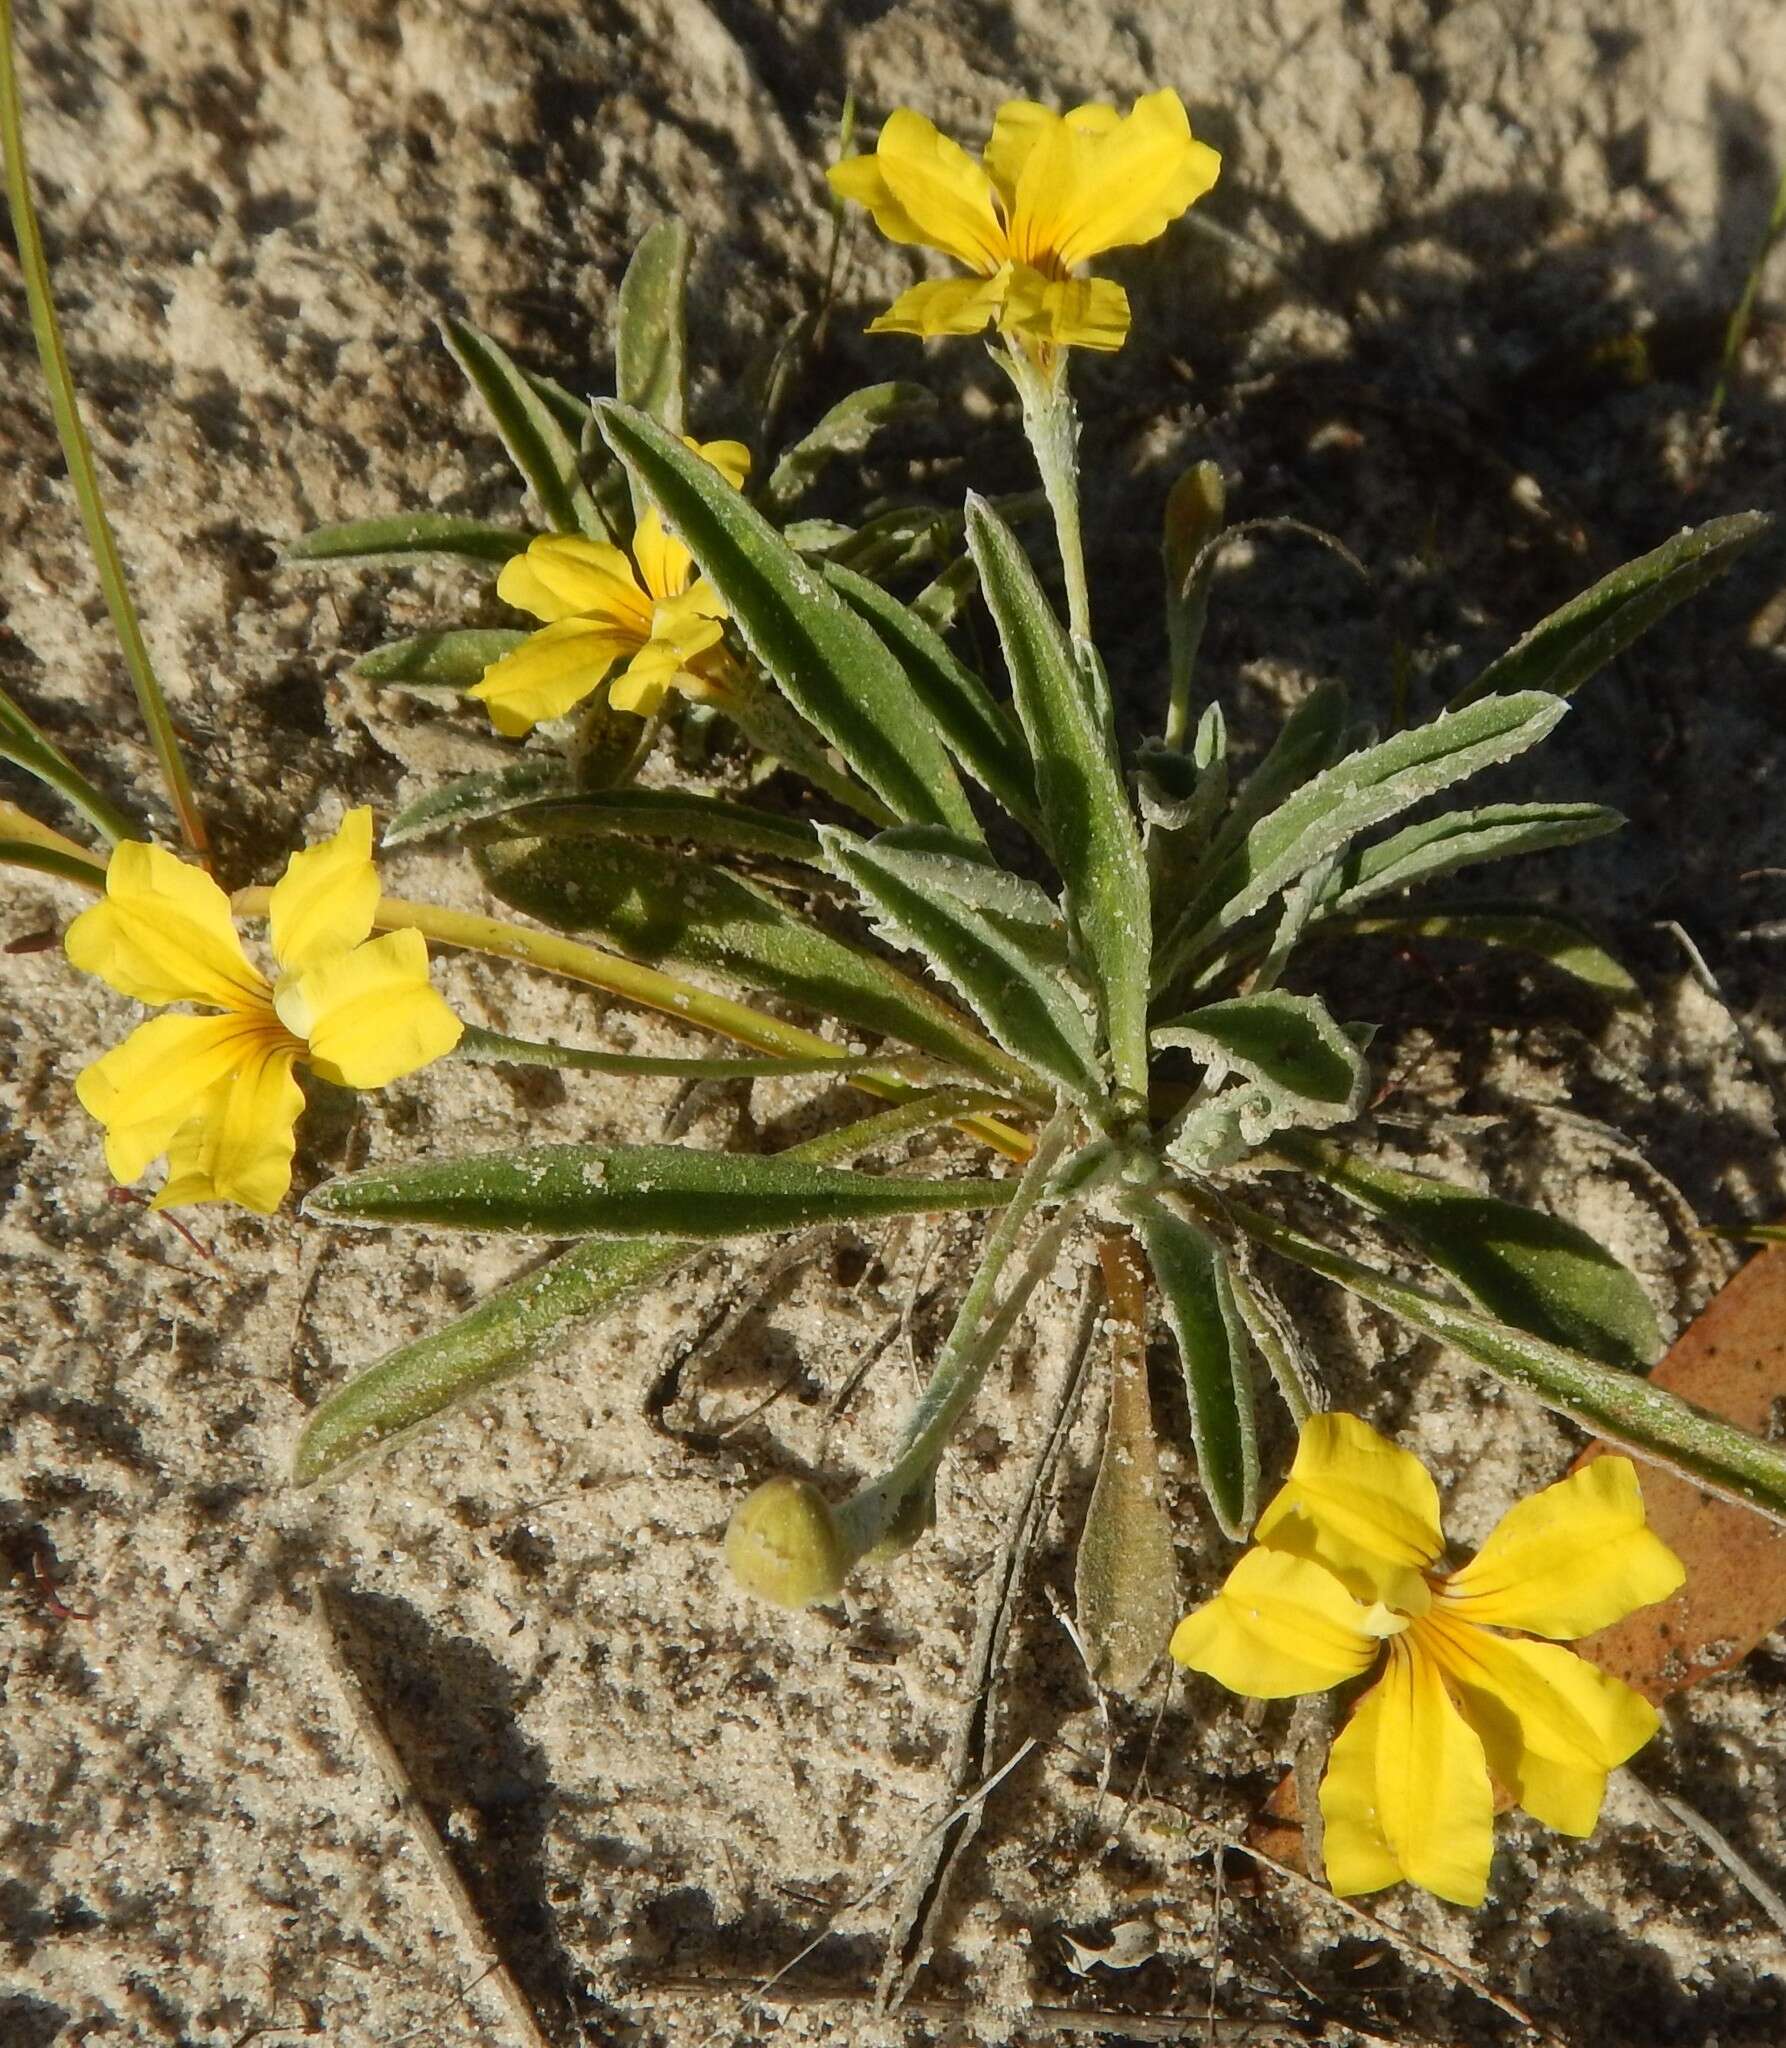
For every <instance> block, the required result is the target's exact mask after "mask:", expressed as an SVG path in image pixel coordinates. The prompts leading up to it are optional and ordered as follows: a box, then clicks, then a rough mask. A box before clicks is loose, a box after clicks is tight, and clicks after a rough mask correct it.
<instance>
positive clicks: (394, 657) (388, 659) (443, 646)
mask: <svg viewBox="0 0 1786 2048" xmlns="http://www.w3.org/2000/svg"><path fill="white" fill-rule="evenodd" d="M511 539H512V541H513V542H514V544H515V545H517V546H519V547H522V548H525V546H526V545H527V537H526V535H525V534H518V535H514V536H511ZM503 559H504V560H505V561H506V560H507V559H508V557H507V555H506V554H505V555H504V557H503ZM526 638H527V635H526V634H525V633H519V632H513V631H510V630H508V629H507V628H501V627H450V628H448V629H446V630H444V631H441V632H434V633H412V634H411V635H410V636H409V637H408V638H407V639H405V640H388V641H386V643H385V644H384V646H382V647H374V648H373V649H372V650H371V651H370V653H367V654H362V655H361V656H360V658H359V660H358V661H356V662H355V663H354V665H353V672H354V674H355V675H356V676H358V677H360V678H361V680H362V681H364V682H368V683H401V684H403V685H404V686H405V687H406V688H407V689H411V690H454V691H456V690H469V689H471V688H472V687H473V685H474V684H477V683H481V682H482V681H483V679H484V671H485V669H487V668H488V667H489V666H490V664H491V663H492V662H493V661H500V660H501V659H502V657H503V656H504V655H505V654H512V653H513V652H514V651H515V649H516V648H517V647H519V646H520V644H521V643H522V641H523V640H525V639H526Z"/></svg>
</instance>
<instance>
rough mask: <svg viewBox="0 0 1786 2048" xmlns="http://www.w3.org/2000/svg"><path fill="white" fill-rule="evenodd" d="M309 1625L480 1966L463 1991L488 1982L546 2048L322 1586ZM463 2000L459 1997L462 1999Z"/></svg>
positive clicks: (524, 2032) (528, 2046)
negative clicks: (350, 1655)
mask: <svg viewBox="0 0 1786 2048" xmlns="http://www.w3.org/2000/svg"><path fill="white" fill-rule="evenodd" d="M310 1619H311V1623H312V1627H313V1631H314V1633H315V1636H316V1640H317V1644H318V1646H319V1647H320V1649H321V1651H322V1653H323V1657H324V1660H325V1661H326V1662H327V1664H328V1667H329V1669H330V1671H331V1672H332V1673H333V1674H334V1678H335V1685H336V1688H337V1690H338V1691H339V1692H340V1695H341V1703H342V1705H343V1706H344V1707H346V1709H347V1712H348V1717H349V1718H350V1719H351V1720H352V1722H353V1724H354V1727H355V1728H356V1729H357V1730H358V1731H359V1735H360V1739H361V1741H362V1742H364V1743H365V1745H366V1747H367V1749H368V1750H370V1751H371V1753H372V1760H373V1762H374V1763H375V1764H377V1766H378V1770H379V1775H380V1776H381V1777H382V1778H383V1779H384V1781H385V1784H386V1786H387V1787H388V1788H389V1790H390V1794H391V1797H392V1798H393V1799H394V1800H395V1801H396V1802H397V1811H398V1813H399V1814H400V1815H401V1816H402V1818H403V1819H404V1820H405V1821H407V1822H408V1824H409V1827H410V1830H411V1832H412V1834H413V1835H414V1837H415V1840H416V1842H417V1843H418V1844H419V1845H420V1847H421V1851H422V1854H423V1856H424V1857H425V1858H426V1859H427V1863H428V1867H429V1869H430V1870H431V1871H432V1872H433V1873H434V1881H435V1883H436V1884H438V1885H439V1887H440V1889H441V1891H442V1893H443V1894H444V1895H445V1897H446V1902H447V1905H448V1906H449V1908H450V1909H451V1911H452V1916H453V1919H454V1920H455V1921H456V1922H457V1923H458V1928H459V1933H460V1935H461V1937H462V1938H463V1940H464V1941H465V1944H466V1946H467V1947H468V1948H470V1949H471V1951H472V1952H473V1954H474V1955H475V1956H476V1957H477V1960H478V1961H479V1962H480V1963H481V1964H482V1965H483V1968H482V1970H481V1971H480V1973H479V1975H478V1977H477V1978H475V1979H474V1980H473V1983H472V1984H471V1985H469V1986H467V1987H466V1989H467V1990H468V1991H469V1990H471V1989H475V1987H476V1985H477V1984H479V1983H482V1982H483V1981H484V1979H485V1978H488V1979H489V1980H490V1981H491V1982H492V1983H493V1984H494V1985H495V1986H496V1988H497V1990H498V1991H499V1992H500V1993H501V1994H502V2002H503V2004H504V2005H505V2006H506V2007H507V2008H508V2015H509V2019H510V2021H511V2022H512V2023H513V2028H514V2036H515V2039H516V2040H517V2041H518V2042H519V2043H520V2048H551V2044H550V2042H549V2041H548V2040H547V2038H546V2036H545V2034H544V2033H543V2032H542V2031H541V2029H540V2023H539V2021H538V2019H537V2018H536V2017H535V2015H534V2010H533V2007H532V2006H531V2005H530V2004H529V2003H528V2001H527V1998H526V1995H525V1993H524V1992H523V1991H522V1989H521V1987H520V1985H519V1984H518V1983H516V1981H515V1978H514V1974H513V1972H512V1971H511V1970H510V1969H509V1966H508V1964H507V1963H506V1962H505V1961H504V1960H503V1955H502V1951H501V1949H500V1948H499V1947H498V1946H497V1944H496V1942H495V1940H494V1939H493V1937H492V1936H491V1934H490V1931H489V1929H488V1928H487V1927H486V1926H485V1924H484V1920H483V1916H482V1915H481V1914H480V1913H479V1912H478V1909H477V1904H476V1902H475V1901H474V1900H473V1898H472V1896H471V1893H470V1892H469V1891H468V1890H467V1889H466V1885H465V1880H464V1879H463V1878H462V1877H461V1876H460V1875H459V1870H458V1866H457V1865H456V1864H455V1863H454V1862H453V1859H452V1856H451V1855H450V1853H449V1852H448V1850H447V1846H446V1843H445V1842H444V1841H442V1839H441V1836H440V1830H439V1829H438V1828H437V1827H436V1826H435V1825H434V1822H433V1820H432V1819H431V1818H430V1817H429V1814H428V1809H427V1808H426V1807H425V1806H424V1805H423V1804H422V1802H421V1800H420V1799H419V1798H418V1797H417V1795H416V1789H415V1786H414V1784H413V1783H412V1782H411V1779H410V1775H409V1772H408V1771H407V1770H406V1769H405V1767H404V1764H403V1759H402V1758H401V1757H400V1756H399V1755H398V1754H397V1752H396V1750H395V1748H394V1747H393V1746H392V1743H391V1738H390V1737H389V1735H387V1734H386V1733H385V1727H384V1721H383V1719H382V1718H381V1716H380V1714H379V1711H378V1707H377V1704H376V1702H375V1701H374V1700H373V1698H372V1695H371V1693H370V1691H369V1690H368V1689H367V1687H366V1686H365V1684H364V1683H363V1682H362V1680H361V1678H360V1675H359V1673H358V1672H357V1671H355V1670H354V1668H353V1666H352V1665H351V1664H350V1663H349V1662H348V1661H347V1657H346V1654H345V1653H344V1651H343V1650H342V1647H341V1629H340V1625H339V1622H338V1620H337V1617H336V1614H335V1609H334V1604H333V1602H332V1601H331V1600H330V1597H329V1591H328V1588H327V1587H326V1586H323V1585H319V1586H318V1587H317V1589H316V1592H315V1594H314V1596H313V1598H312V1603H311V1609H310ZM462 1995H463V1994H462Z"/></svg>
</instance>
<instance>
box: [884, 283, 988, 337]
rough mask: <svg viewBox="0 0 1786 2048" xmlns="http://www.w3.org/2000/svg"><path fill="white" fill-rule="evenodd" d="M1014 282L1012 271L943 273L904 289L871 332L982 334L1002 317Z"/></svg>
mask: <svg viewBox="0 0 1786 2048" xmlns="http://www.w3.org/2000/svg"><path fill="white" fill-rule="evenodd" d="M1009 286H1010V272H1009V271H1008V270H1000V271H999V272H998V274H997V275H996V276H994V277H939V278H933V279H931V280H930V281H929V282H928V283H926V284H915V285H913V286H912V287H911V289H910V290H909V291H903V292H901V293H900V295H899V296H898V298H896V299H895V300H894V301H893V303H892V305H890V306H889V307H888V308H887V310H886V311H885V312H884V313H883V314H881V315H880V317H879V318H878V319H875V320H871V321H870V322H869V323H868V331H869V333H870V334H924V335H935V334H978V333H979V331H980V329H981V328H982V327H984V326H985V325H986V323H987V321H988V320H994V319H996V318H997V317H998V314H999V310H1000V308H1001V307H1002V306H1003V305H1004V302H1005V294H1006V292H1007V291H1008V289H1009Z"/></svg>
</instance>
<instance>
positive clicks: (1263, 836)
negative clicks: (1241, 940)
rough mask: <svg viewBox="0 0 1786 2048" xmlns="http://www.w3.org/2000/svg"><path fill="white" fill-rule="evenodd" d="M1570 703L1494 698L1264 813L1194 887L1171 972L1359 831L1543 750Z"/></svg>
mask: <svg viewBox="0 0 1786 2048" xmlns="http://www.w3.org/2000/svg"><path fill="white" fill-rule="evenodd" d="M1567 709H1568V706H1567V705H1565V704H1564V703H1563V701H1562V699H1561V698H1560V697H1547V696H1545V695H1543V694H1542V693H1540V692H1537V691H1527V692H1525V693H1524V694H1522V695H1520V696H1517V697H1488V698H1484V699H1483V701H1482V702H1481V703H1480V704H1473V705H1471V706H1470V708H1469V709H1468V710H1467V711H1455V712H1441V713H1440V715H1439V716H1438V717H1437V718H1435V719H1432V720H1430V721H1429V722H1428V723H1427V724H1425V725H1417V726H1413V727H1411V728H1410V729H1409V730H1408V731H1406V732H1400V733H1397V734H1396V735H1395V736H1394V737H1393V738H1392V739H1387V740H1382V741H1379V742H1378V744H1377V745H1375V746H1372V747H1366V748H1364V749H1363V750H1362V751H1360V752H1358V753H1355V754H1350V755H1348V756H1347V757H1346V758H1345V759H1344V760H1343V761H1339V762H1336V763H1335V765H1334V766H1333V767H1331V768H1329V769H1326V770H1325V771H1324V772H1323V773H1321V774H1320V775H1317V776H1316V777H1315V779H1314V780H1313V781H1312V782H1307V783H1304V784H1303V786H1302V787H1301V788H1300V789H1298V790H1297V791H1296V793H1295V794H1294V795H1293V796H1290V797H1288V798H1287V799H1286V800H1285V801H1284V802H1283V803H1281V804H1280V805H1279V806H1278V807H1277V809H1276V810H1274V811H1272V812H1270V813H1269V814H1268V815H1267V816H1265V817H1263V818H1261V819H1260V820H1259V822H1258V823H1257V824H1256V825H1254V826H1253V827H1252V829H1251V830H1250V831H1249V832H1248V833H1247V835H1246V837H1245V839H1244V841H1243V842H1242V843H1241V844H1240V845H1239V846H1237V847H1236V848H1235V849H1234V851H1233V852H1232V853H1231V854H1229V855H1228V856H1227V858H1226V859H1224V860H1222V861H1221V862H1220V864H1219V865H1218V866H1217V867H1216V869H1215V872H1214V873H1213V874H1212V875H1210V877H1209V879H1208V880H1207V881H1206V882H1204V883H1203V884H1202V885H1201V886H1200V887H1199V888H1198V889H1197V891H1196V893H1195V894H1194V895H1193V896H1192V898H1191V900H1190V902H1189V903H1188V904H1186V906H1185V908H1184V910H1183V911H1182V912H1181V914H1180V916H1179V919H1178V923H1177V926H1176V929H1175V932H1174V936H1173V939H1172V941H1171V942H1170V944H1169V946H1168V949H1167V967H1168V970H1169V971H1173V972H1175V971H1176V970H1177V969H1179V968H1181V967H1182V966H1183V965H1185V964H1186V963H1187V962H1190V961H1194V960H1195V959H1196V958H1197V957H1198V955H1199V954H1200V953H1201V952H1202V951H1204V949H1205V948H1207V947H1208V946H1209V945H1210V944H1212V943H1213V942H1214V941H1215V940H1216V939H1218V938H1220V936H1221V935H1222V933H1224V932H1226V931H1229V930H1231V929H1232V928H1233V927H1234V926H1235V925H1237V924H1239V923H1241V922H1242V921H1243V920H1244V919H1246V918H1249V917H1251V916H1253V915H1254V913H1255V912H1257V911H1259V910H1261V909H1263V908H1264V906H1265V905H1266V904H1267V903H1269V902H1270V900H1271V899H1272V897H1273V896H1275V895H1276V894H1277V893H1278V891H1279V890H1280V889H1284V888H1287V887H1288V886H1289V884H1290V883H1292V882H1294V881H1295V880H1296V879H1297V877H1298V876H1299V875H1302V874H1304V873H1306V872H1307V871H1308V869H1310V868H1312V867H1313V866H1314V865H1315V864H1316V862H1317V861H1321V860H1325V859H1327V858H1328V857H1329V856H1330V855H1333V854H1335V853H1338V852H1340V851H1342V850H1343V849H1344V848H1345V847H1347V846H1348V845H1350V843H1351V842H1352V841H1353V840H1354V839H1355V838H1357V836H1358V835H1359V833H1361V832H1367V831H1369V830H1370V828H1371V827H1372V826H1374V825H1380V824H1382V823H1383V822H1384V820H1385V819H1387V818H1392V817H1394V816H1395V815H1396V813H1397V812H1399V811H1405V810H1407V809H1409V808H1410V807H1411V806H1413V805H1414V804H1417V803H1423V802H1425V801H1426V799H1427V798H1429V797H1433V796H1437V795H1438V794H1439V792H1440V791H1441V790H1444V789H1447V788H1449V787H1450V786H1451V785H1452V784H1453V783H1456V782H1460V781H1462V780H1463V779H1464V778H1465V777H1467V776H1470V775H1475V774H1478V773H1479V772H1480V771H1481V770H1482V769H1484V768H1489V767H1493V766H1494V765H1496V764H1497V763H1498V762H1502V761H1509V760H1511V759H1513V757H1514V756H1515V755H1517V754H1522V753H1524V752H1525V750H1526V749H1527V748H1528V747H1532V746H1536V745H1537V743H1538V742H1539V741H1540V740H1541V739H1543V738H1544V737H1545V736H1546V735H1547V734H1548V733H1549V732H1550V731H1552V729H1553V728H1554V727H1555V726H1556V724H1557V721H1558V720H1559V719H1560V718H1562V717H1563V716H1564V714H1565V712H1566V711H1567ZM1267 765H1269V762H1268V763H1267ZM1243 795H1244V792H1243Z"/></svg>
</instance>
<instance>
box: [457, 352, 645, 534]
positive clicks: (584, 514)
mask: <svg viewBox="0 0 1786 2048" xmlns="http://www.w3.org/2000/svg"><path fill="white" fill-rule="evenodd" d="M440 332H441V338H442V339H443V340H444V341H445V343H446V345H447V348H448V350H449V351H450V352H451V354H452V357H453V360H454V361H455V362H456V363H457V364H458V365H459V367H460V369H461V370H463V371H464V372H465V377H466V381H467V382H468V383H469V384H470V385H471V388H472V389H473V390H474V391H475V392H476V393H477V395H478V397H479V398H480V399H482V401H483V404H484V410H485V411H486V412H487V413H488V414H489V416H490V423H491V425H492V426H493V427H494V428H495V429H496V432H497V434H498V435H499V436H500V437H501V440H502V445H503V446H504V447H505V448H506V449H507V450H508V453H509V460H510V461H511V462H513V463H514V465H515V467H516V468H517V469H518V470H519V471H520V472H521V475H522V478H523V479H524V480H525V482H526V484H527V486H528V488H529V489H530V490H531V491H532V492H533V495H534V499H535V501H536V502H537V503H538V505H539V508H540V511H541V513H542V514H543V515H544V518H545V521H546V524H547V525H548V526H549V527H551V528H552V530H553V531H554V532H555V533H580V534H584V535H586V536H587V537H588V538H589V539H590V540H606V539H607V537H608V529H607V527H606V526H605V525H604V523H603V521H602V516H601V514H600V513H599V512H598V511H597V510H596V508H595V500H594V499H593V498H591V497H590V495H589V487H588V485H587V484H585V483H584V481H583V475H582V471H581V469H580V468H579V467H578V460H577V450H576V447H575V445H574V444H573V443H572V441H571V440H570V438H569V436H568V435H567V434H566V433H565V431H564V429H563V427H562V426H560V425H559V423H558V419H557V416H556V414H555V412H554V410H553V408H552V406H550V405H548V404H547V402H546V401H545V400H544V399H543V398H542V397H541V396H540V394H539V393H538V391H536V390H535V389H534V386H533V384H532V383H531V382H530V381H529V379H528V378H527V376H526V375H525V373H524V372H523V371H522V370H521V369H520V368H519V367H518V366H517V365H516V364H515V362H514V360H513V359H512V358H511V357H510V355H509V353H508V351H507V350H506V349H505V348H503V347H502V346H501V345H500V343H497V342H494V341H492V340H491V339H490V337H489V336H488V335H487V334H480V333H479V332H478V330H477V329H476V328H475V327H473V326H471V325H470V324H469V323H468V322H466V321H464V320H454V319H446V320H443V321H442V322H441V323H440ZM525 545H526V543H525V542H523V543H522V546H523V547H525Z"/></svg>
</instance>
